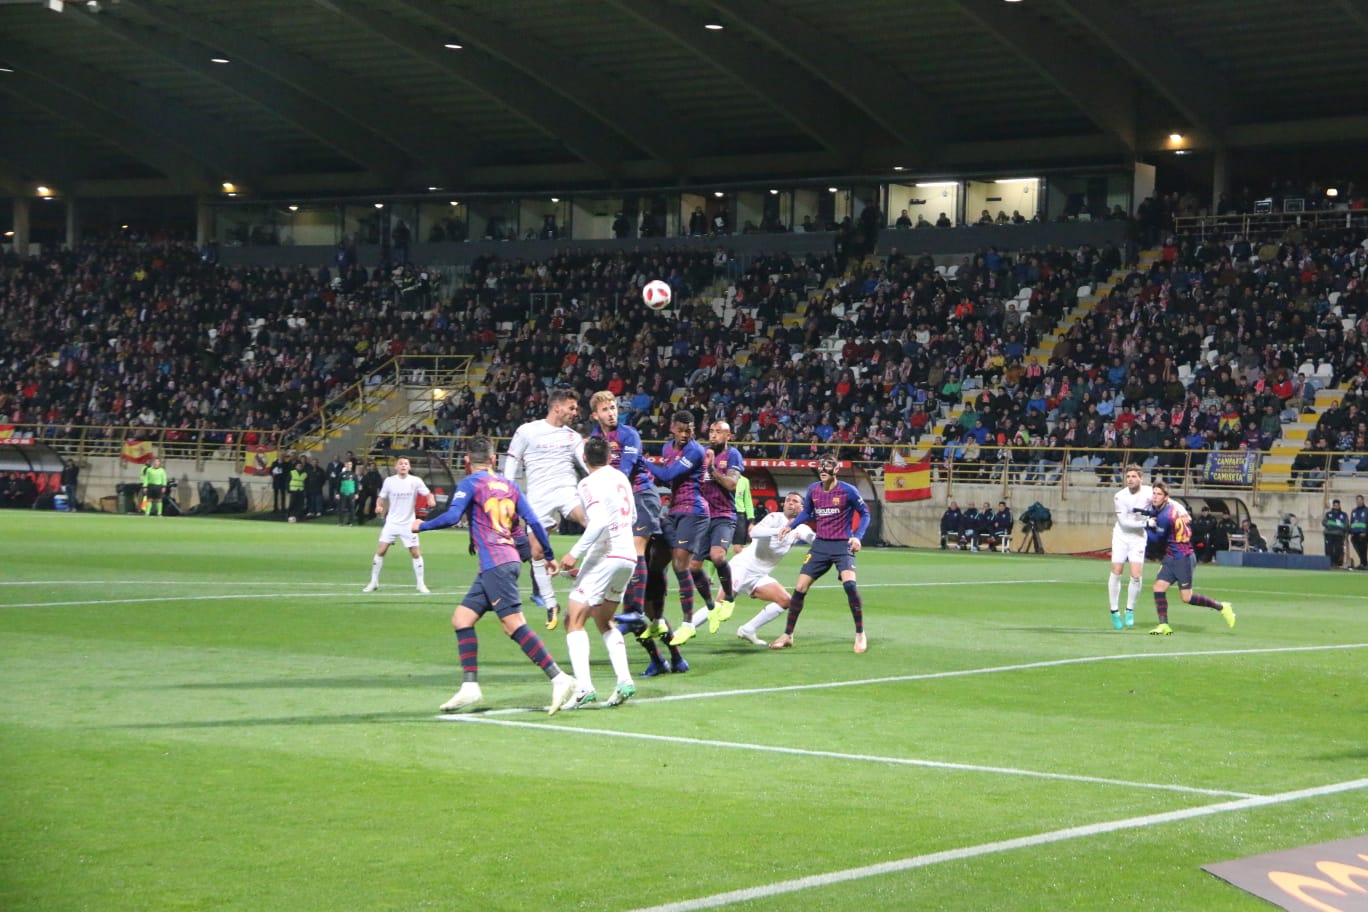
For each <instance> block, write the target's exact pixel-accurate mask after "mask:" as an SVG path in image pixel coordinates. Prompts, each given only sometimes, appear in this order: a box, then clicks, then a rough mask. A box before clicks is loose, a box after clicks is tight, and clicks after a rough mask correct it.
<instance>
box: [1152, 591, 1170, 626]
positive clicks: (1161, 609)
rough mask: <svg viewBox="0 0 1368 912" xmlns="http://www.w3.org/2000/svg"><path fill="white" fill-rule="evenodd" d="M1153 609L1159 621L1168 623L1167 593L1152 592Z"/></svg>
mask: <svg viewBox="0 0 1368 912" xmlns="http://www.w3.org/2000/svg"><path fill="white" fill-rule="evenodd" d="M1154 611H1155V613H1156V614H1158V615H1159V623H1161V624H1167V623H1168V593H1167V592H1156V593H1154Z"/></svg>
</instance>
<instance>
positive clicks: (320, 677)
mask: <svg viewBox="0 0 1368 912" xmlns="http://www.w3.org/2000/svg"><path fill="white" fill-rule="evenodd" d="M377 531H378V530H377V529H376V527H374V526H371V527H368V528H361V529H347V528H337V527H335V526H333V525H331V524H327V523H310V524H304V525H295V526H287V525H285V524H282V523H266V522H250V521H232V520H216V519H195V518H182V519H163V520H156V519H146V518H142V517H136V516H108V515H84V514H82V515H68V514H55V513H51V514H33V513H20V512H16V511H6V512H5V513H4V514H3V516H0V549H3V555H4V558H3V564H2V566H3V569H2V570H0V688H3V693H4V694H5V697H6V699H5V700H4V701H3V707H0V770H2V771H3V781H4V785H3V788H0V909H4V910H6V912H66V910H99V912H116V910H137V912H151V910H215V912H221V910H244V912H248V910H250V912H264V910H270V912H294V910H367V912H381V910H394V912H409V910H505V909H506V910H527V909H544V910H552V909H556V910H561V909H592V910H600V909H602V910H634V909H644V908H654V907H666V908H671V909H675V910H679V912H684V910H688V909H702V908H714V907H717V908H729V909H744V910H785V909H800V908H801V909H822V910H858V912H871V910H883V909H890V910H894V909H896V910H902V909H917V910H977V909H993V910H995V912H1015V910H1123V909H1124V910H1155V909H1164V910H1202V912H1221V910H1251V912H1253V910H1259V909H1265V908H1268V906H1266V905H1265V904H1264V903H1263V902H1262V901H1260V900H1257V899H1255V898H1253V897H1251V896H1248V895H1246V894H1244V893H1241V892H1240V891H1238V890H1236V889H1234V888H1232V887H1230V886H1228V885H1226V884H1225V883H1223V882H1221V881H1219V880H1217V879H1216V878H1214V877H1212V876H1210V875H1208V874H1206V873H1204V872H1202V871H1201V870H1200V866H1201V865H1202V864H1204V863H1207V862H1214V861H1221V860H1226V859H1231V858H1238V857H1242V856H1246V855H1253V854H1259V853H1264V852H1271V851H1275V850H1278V849H1283V848H1288V847H1292V846H1296V845H1302V844H1307V843H1317V842H1324V841H1329V840H1334V839H1342V838H1346V837H1349V836H1354V835H1359V834H1362V833H1363V832H1364V826H1365V824H1364V821H1365V820H1368V781H1365V780H1364V778H1363V777H1364V776H1365V775H1368V742H1365V735H1364V732H1365V725H1364V718H1365V687H1364V684H1365V671H1364V670H1365V668H1366V667H1368V577H1366V576H1363V575H1357V574H1351V573H1330V572H1324V573H1314V572H1277V571H1265V570H1249V569H1239V570H1237V569H1226V568H1219V567H1209V566H1203V567H1201V568H1199V569H1198V571H1197V589H1198V591H1201V592H1204V593H1207V594H1209V595H1212V596H1215V597H1216V598H1218V599H1225V600H1229V601H1232V602H1234V604H1235V607H1236V610H1237V612H1238V613H1239V624H1238V626H1237V627H1236V629H1235V630H1233V631H1231V630H1228V629H1226V626H1225V625H1224V623H1222V621H1221V618H1220V617H1219V616H1218V615H1217V614H1216V613H1215V612H1213V611H1209V610H1205V609H1198V608H1193V607H1189V606H1185V605H1182V604H1181V603H1179V602H1178V600H1177V598H1176V594H1175V597H1174V598H1173V599H1172V600H1171V616H1172V622H1173V625H1174V627H1175V629H1176V631H1177V632H1176V634H1175V635H1174V636H1172V637H1150V636H1146V635H1145V631H1146V630H1147V629H1148V628H1149V627H1150V626H1152V625H1153V623H1154V621H1153V616H1154V608H1153V600H1152V598H1151V596H1150V594H1149V591H1148V589H1149V584H1150V583H1151V582H1152V580H1153V575H1154V572H1155V569H1156V568H1155V565H1153V564H1151V565H1149V566H1148V567H1147V568H1146V591H1145V592H1144V593H1143V594H1142V596H1141V600H1140V603H1139V610H1138V612H1137V615H1138V619H1137V627H1136V628H1135V629H1134V630H1130V631H1126V632H1124V633H1118V632H1115V631H1113V630H1112V629H1111V628H1110V625H1109V624H1108V619H1107V611H1106V574H1107V567H1106V564H1105V563H1103V562H1101V561H1097V560H1087V559H1077V558H1069V557H1055V556H1043V557H1039V556H1025V555H1016V554H1012V555H996V554H958V553H949V554H946V553H941V552H926V551H902V550H885V549H874V548H871V549H868V550H866V551H864V552H862V553H861V555H860V558H859V572H860V581H861V585H862V592H863V596H864V600H865V617H866V625H867V629H868V631H869V637H870V649H869V652H868V653H867V654H865V655H863V656H856V655H853V654H852V653H851V649H850V644H851V626H850V617H849V613H848V612H847V610H846V607H845V599H844V596H843V594H842V593H841V591H840V589H839V588H837V587H836V586H835V585H834V580H832V579H830V578H829V579H826V580H823V583H825V584H828V585H822V586H819V588H817V589H815V590H814V591H813V593H812V594H810V595H809V598H808V603H807V609H806V611H805V612H804V614H803V618H802V623H801V624H800V626H799V629H798V646H797V648H795V649H793V650H789V651H784V652H770V651H769V650H763V649H757V648H755V647H752V646H750V645H749V644H746V643H743V642H741V641H740V640H737V639H736V638H735V637H734V636H733V632H734V630H735V627H736V625H737V623H739V622H740V621H741V620H745V619H747V618H749V617H750V616H751V614H753V613H754V611H755V610H757V609H758V608H759V604H758V603H756V602H753V601H749V600H744V599H743V600H742V601H740V602H739V603H738V605H737V616H736V618H734V619H733V620H732V621H731V622H729V623H728V624H726V625H725V626H724V628H723V631H722V632H721V633H719V634H716V635H713V636H709V635H708V634H707V633H706V632H703V633H700V635H699V636H698V638H697V639H696V640H695V641H694V642H692V643H690V644H688V645H687V646H686V647H685V653H686V655H687V656H688V658H689V660H690V662H691V663H692V666H693V668H692V670H691V671H690V672H689V673H688V674H684V675H675V676H670V677H666V678H663V679H662V678H656V679H647V678H640V677H638V679H637V684H638V687H639V692H638V695H637V697H636V698H634V699H633V700H632V701H631V702H629V703H628V704H627V705H626V706H624V707H621V708H618V709H602V708H587V709H585V710H582V711H578V712H574V713H568V714H564V715H558V716H556V717H553V718H548V717H547V716H546V715H545V714H544V712H542V711H540V708H541V707H543V706H544V704H545V702H546V700H547V698H548V696H549V692H550V688H549V685H548V684H547V683H546V680H545V678H544V677H543V676H542V675H541V673H540V672H539V671H538V670H537V669H535V668H534V667H533V666H532V665H531V664H530V663H529V662H527V660H526V659H525V658H524V657H523V655H522V653H521V652H520V651H519V650H518V649H517V647H516V646H515V645H514V644H512V643H511V642H509V641H508V640H507V639H506V638H505V637H504V636H502V635H501V634H500V633H499V631H498V628H497V624H496V622H495V621H494V619H492V618H487V619H485V620H484V621H482V622H481V624H480V626H479V628H478V629H479V632H480V647H481V652H480V655H481V669H482V674H481V683H482V685H483V688H484V692H485V703H484V705H483V706H482V707H481V708H482V710H483V711H482V712H478V713H474V714H471V715H470V716H469V717H465V718H459V719H455V720H450V719H448V720H444V719H442V718H441V717H439V716H438V714H437V712H436V708H437V706H438V704H440V703H441V702H442V701H444V700H445V699H446V698H447V697H449V696H450V695H451V694H452V693H453V692H454V691H455V689H456V687H457V686H458V685H459V683H460V673H459V667H458V664H457V661H456V654H455V653H456V650H455V643H454V638H453V637H452V634H451V628H450V623H449V620H450V614H451V609H452V607H453V606H454V605H455V604H456V601H457V599H458V598H459V596H460V594H461V593H463V592H464V591H465V587H466V586H467V584H468V583H469V581H470V579H471V575H472V573H473V569H474V567H473V560H472V559H471V558H470V557H468V556H467V554H466V536H465V534H464V533H457V532H440V533H430V534H428V535H425V536H424V538H423V545H424V549H425V557H426V561H427V568H428V570H427V573H428V583H429V585H430V586H432V588H433V590H434V593H433V595H431V596H426V597H425V596H419V595H417V594H415V593H414V591H413V575H412V570H411V567H410V564H409V559H408V556H407V555H406V554H405V553H404V552H403V550H402V549H401V548H396V549H392V550H391V552H390V556H389V559H388V560H387V562H386V566H385V569H384V575H383V577H382V588H381V589H380V591H379V592H376V593H374V594H371V595H363V594H362V593H361V587H362V586H363V585H364V584H365V582H366V580H367V577H368V572H369V563H370V555H371V553H372V551H373V548H374V544H375V538H376V535H377ZM568 544H569V540H568V539H562V540H560V541H559V542H558V545H559V546H560V547H561V548H562V549H563V548H564V547H566V546H568ZM798 563H799V558H798V557H797V556H793V557H791V558H790V559H789V562H788V563H786V564H784V565H782V566H781V567H780V577H781V580H782V581H783V582H784V583H785V585H789V586H791V585H792V582H793V580H794V579H795V578H796V574H797V568H798ZM560 586H561V587H562V591H564V583H561V584H560ZM524 590H526V575H525V574H524ZM672 614H677V609H676V610H675V611H673V612H672ZM529 619H530V620H534V621H535V622H536V623H535V625H534V626H535V627H536V629H538V630H540V629H541V627H542V623H541V619H539V618H535V617H534V616H533V615H531V614H529ZM780 624H781V622H775V624H772V625H770V626H769V627H767V628H765V630H764V631H763V632H762V635H765V636H766V638H769V637H772V636H773V635H774V634H775V633H777V632H778V630H779V627H780ZM546 640H547V643H548V645H549V646H550V648H551V650H552V652H553V654H554V655H555V656H556V658H557V659H558V660H560V661H561V662H562V663H563V664H564V665H565V666H566V667H567V668H568V664H569V663H568V659H567V656H566V652H565V644H564V636H563V634H562V632H561V631H555V632H554V633H551V634H548V635H546ZM593 645H594V658H595V675H596V678H597V683H598V684H599V689H600V692H603V691H605V690H607V689H609V687H610V686H611V683H612V681H611V673H610V671H609V669H608V667H607V661H606V658H605V657H604V655H603V652H602V646H601V644H600V643H599V642H598V641H597V639H596V638H594V643H593ZM629 649H630V655H631V659H632V662H633V666H634V667H635V668H636V669H637V670H638V671H639V670H640V669H641V668H642V667H644V665H645V658H644V653H643V652H642V651H641V650H640V649H639V648H637V647H636V646H635V645H634V644H629ZM1345 783H1350V785H1347V786H1346V785H1344V784H1345ZM1334 786H1341V789H1340V790H1338V791H1334V790H1332V788H1331V787H1334ZM1303 791H1306V792H1307V794H1303V795H1292V794H1290V793H1297V792H1303ZM1175 812H1182V813H1175ZM1164 815H1168V816H1164Z"/></svg>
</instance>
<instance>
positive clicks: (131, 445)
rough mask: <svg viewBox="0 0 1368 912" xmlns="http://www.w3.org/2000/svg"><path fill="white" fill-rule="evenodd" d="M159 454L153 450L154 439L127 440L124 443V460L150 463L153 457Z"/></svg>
mask: <svg viewBox="0 0 1368 912" xmlns="http://www.w3.org/2000/svg"><path fill="white" fill-rule="evenodd" d="M155 455H157V454H156V453H155V452H154V451H153V447H152V441H150V440H125V441H124V445H123V461H124V462H136V463H148V462H151V461H152V457H153V456H155Z"/></svg>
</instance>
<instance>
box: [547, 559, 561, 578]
mask: <svg viewBox="0 0 1368 912" xmlns="http://www.w3.org/2000/svg"><path fill="white" fill-rule="evenodd" d="M546 573H547V575H548V576H555V575H556V574H557V573H560V564H558V563H556V562H555V561H554V560H549V561H547V562H546Z"/></svg>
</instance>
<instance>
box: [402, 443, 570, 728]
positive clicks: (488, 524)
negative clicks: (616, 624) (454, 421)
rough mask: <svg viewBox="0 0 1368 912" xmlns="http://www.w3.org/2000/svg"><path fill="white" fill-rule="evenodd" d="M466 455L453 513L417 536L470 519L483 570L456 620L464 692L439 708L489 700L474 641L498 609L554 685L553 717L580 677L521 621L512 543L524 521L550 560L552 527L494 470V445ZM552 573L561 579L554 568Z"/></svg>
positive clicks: (477, 446) (474, 446)
mask: <svg viewBox="0 0 1368 912" xmlns="http://www.w3.org/2000/svg"><path fill="white" fill-rule="evenodd" d="M466 455H467V456H468V457H469V458H470V474H469V475H467V476H466V477H465V478H463V479H461V483H460V484H459V485H457V486H456V492H455V493H454V494H453V495H452V496H451V507H450V508H449V509H448V510H447V511H446V512H445V513H443V514H442V515H441V516H437V517H435V518H433V519H429V520H428V521H427V522H418V521H417V520H414V521H413V531H414V532H427V531H429V530H432V529H445V528H447V527H448V526H454V525H456V524H457V523H458V522H460V521H461V520H462V519H466V518H468V519H469V522H470V538H471V541H472V542H473V543H474V544H475V551H476V553H477V554H478V555H479V558H480V572H479V573H478V574H476V576H475V582H474V583H472V584H471V586H470V590H469V591H468V592H466V594H465V597H464V598H463V599H461V603H460V604H459V605H457V606H456V611H455V612H454V613H453V614H452V616H451V626H452V627H453V628H454V629H455V631H456V650H457V653H458V654H459V655H460V658H461V675H462V683H461V689H460V690H458V691H457V692H456V694H455V696H453V697H452V698H451V699H450V700H448V701H446V702H445V703H443V704H442V707H441V710H442V712H448V713H449V712H456V711H457V710H459V709H465V708H466V707H468V706H474V705H475V704H476V703H479V702H480V700H481V699H483V697H484V694H483V693H482V692H481V691H480V684H479V680H480V666H479V650H480V644H479V640H478V638H477V637H476V636H475V622H476V621H478V620H479V619H480V618H481V617H483V616H484V614H485V613H486V612H489V611H493V612H494V613H495V615H497V616H498V618H499V622H500V623H501V624H502V625H503V629H504V633H506V634H508V636H509V637H510V638H511V639H512V640H513V642H515V643H517V644H518V646H519V648H521V649H522V651H523V653H525V654H526V655H527V657H528V659H530V660H531V661H532V663H533V664H534V665H536V666H537V667H538V668H540V669H541V670H542V671H543V672H545V674H546V677H547V678H548V679H550V681H551V707H550V713H551V714H552V715H554V714H555V713H556V711H557V710H559V709H561V707H563V706H564V705H565V704H566V703H567V702H569V701H570V699H571V698H572V697H574V695H575V679H574V678H572V677H570V675H568V674H565V673H564V672H563V671H561V670H560V666H558V665H557V664H556V661H555V660H554V659H553V658H551V654H550V653H549V652H547V650H546V646H545V645H544V644H543V643H542V640H541V637H539V636H537V633H536V631H534V630H533V629H532V628H531V627H529V626H527V620H526V618H524V617H523V613H522V596H521V595H520V594H519V592H518V572H519V571H520V570H521V569H522V561H521V560H520V559H519V557H518V549H517V547H516V546H515V545H514V544H513V517H514V516H519V517H521V518H522V521H523V522H524V523H526V524H527V528H528V531H530V532H531V533H532V535H534V536H535V537H536V539H537V541H538V542H539V543H540V544H541V546H542V551H543V552H544V553H545V554H546V557H547V559H548V560H554V557H555V556H554V554H552V551H551V540H550V539H548V538H547V537H546V529H545V528H543V527H542V524H541V522H539V521H538V519H537V517H536V516H535V515H534V514H533V513H532V508H531V507H530V506H529V505H528V503H527V501H526V500H525V499H524V498H523V496H522V491H520V490H519V489H518V486H517V485H516V484H514V483H513V482H511V481H509V480H508V479H507V478H504V477H503V476H502V475H498V474H496V473H495V472H494V470H493V469H494V442H493V441H492V440H490V439H489V438H488V437H485V436H484V435H478V436H475V437H472V438H470V446H469V449H468V450H467V453H466ZM551 572H552V573H555V564H554V563H553V564H552V565H551Z"/></svg>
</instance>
